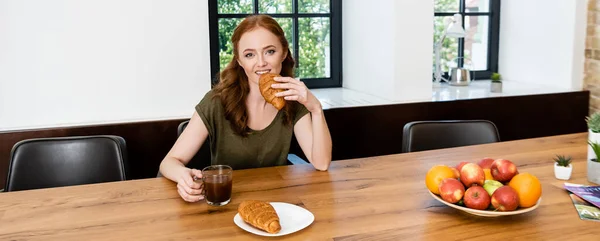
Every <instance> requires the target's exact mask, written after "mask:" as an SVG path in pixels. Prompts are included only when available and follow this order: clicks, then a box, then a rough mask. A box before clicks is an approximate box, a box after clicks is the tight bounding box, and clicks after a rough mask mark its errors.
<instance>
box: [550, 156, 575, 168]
mask: <svg viewBox="0 0 600 241" xmlns="http://www.w3.org/2000/svg"><path fill="white" fill-rule="evenodd" d="M554 161H555V162H556V164H557V165H559V166H561V167H569V165H571V156H568V157H565V156H563V155H556V157H555V158H554Z"/></svg>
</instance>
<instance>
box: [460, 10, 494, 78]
mask: <svg viewBox="0 0 600 241" xmlns="http://www.w3.org/2000/svg"><path fill="white" fill-rule="evenodd" d="M488 28H489V17H488V16H466V17H465V30H466V32H467V36H466V37H465V45H464V46H465V65H464V66H465V67H467V68H470V69H472V70H487V69H488V68H487V65H488V63H487V59H488V41H489V36H488Z"/></svg>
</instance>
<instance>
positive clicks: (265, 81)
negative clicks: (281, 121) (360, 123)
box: [258, 73, 285, 110]
mask: <svg viewBox="0 0 600 241" xmlns="http://www.w3.org/2000/svg"><path fill="white" fill-rule="evenodd" d="M275 77H281V75H278V74H272V73H267V74H262V75H260V79H258V86H259V88H260V94H261V95H262V96H263V98H265V100H266V101H267V102H269V103H271V104H272V105H273V106H275V108H277V110H281V109H283V107H285V100H284V99H283V97H275V94H277V93H278V92H282V91H284V90H282V89H273V88H271V85H272V84H276V83H277V82H276V81H275V80H274V79H273V78H275Z"/></svg>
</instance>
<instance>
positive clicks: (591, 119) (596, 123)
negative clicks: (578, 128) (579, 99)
mask: <svg viewBox="0 0 600 241" xmlns="http://www.w3.org/2000/svg"><path fill="white" fill-rule="evenodd" d="M585 122H587V126H588V129H590V130H592V132H594V133H600V113H599V112H596V113H594V114H592V115H591V116H588V117H586V118H585Z"/></svg>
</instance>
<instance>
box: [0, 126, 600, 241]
mask: <svg viewBox="0 0 600 241" xmlns="http://www.w3.org/2000/svg"><path fill="white" fill-rule="evenodd" d="M586 140H587V133H579V134H571V135H562V136H554V137H546V138H537V139H528V140H520V141H512V142H501V143H495V144H486V145H478V146H468V147H460V148H450V149H442V150H434V151H426V152H416V153H407V154H398V155H389V156H378V157H370V158H363V159H353V160H344V161H335V162H333V163H332V165H331V168H330V170H329V171H328V172H319V171H314V169H313V168H312V166H309V165H300V166H282V167H272V168H261V169H252V170H240V171H235V172H234V178H233V179H234V184H233V197H232V202H231V203H230V204H228V205H226V206H224V207H220V208H216V207H209V206H208V205H207V204H206V203H204V202H201V203H186V202H184V201H182V200H181V199H180V198H179V196H178V194H177V191H176V187H175V184H174V183H172V182H170V181H168V180H166V179H163V178H152V179H144V180H133V181H125V182H114V183H104V184H95V185H83V186H73V187H63V188H52V189H40V190H31V191H21V192H10V193H2V194H0V239H1V240H6V239H7V240H49V239H59V240H84V239H85V240H90V239H91V240H97V239H102V240H181V239H192V240H194V239H202V240H210V239H212V240H261V239H264V238H265V237H261V236H256V235H254V234H251V233H248V232H246V231H244V230H242V229H241V228H239V227H237V226H236V225H235V224H234V223H233V217H234V216H235V214H236V213H237V210H236V209H237V206H238V204H239V203H240V202H241V201H243V200H248V199H259V200H265V201H277V202H287V203H292V204H296V205H299V206H302V207H304V208H306V209H308V210H309V211H311V212H312V213H313V214H314V215H315V221H314V222H313V223H312V224H311V225H310V226H309V227H307V228H305V229H303V230H301V231H299V232H296V233H293V234H289V235H287V236H283V237H279V238H270V239H287V240H469V239H481V240H497V239H506V238H508V239H507V240H514V239H523V240H551V239H552V240H554V239H568V240H598V239H599V237H600V226H599V225H600V224H599V223H598V222H593V221H582V220H580V219H579V216H578V214H577V211H576V210H575V208H574V206H573V203H572V202H571V199H570V198H569V196H568V194H567V193H566V191H564V190H563V189H562V188H561V187H562V184H563V181H560V180H557V179H555V178H554V169H553V161H552V158H553V157H554V155H555V154H564V155H571V156H572V157H573V160H574V161H573V166H574V168H573V176H572V178H571V180H570V181H569V182H573V183H580V184H590V183H588V182H587V181H586V163H585V162H586V152H587V146H586ZM483 157H492V158H505V159H509V160H511V161H513V162H514V163H515V164H516V165H517V166H518V169H519V172H529V173H532V174H534V175H536V176H537V177H538V178H539V179H540V181H541V182H542V185H543V194H542V202H541V205H540V206H539V207H538V208H537V209H536V210H534V211H532V212H529V213H525V214H521V215H515V216H505V217H496V218H485V217H478V216H473V215H470V214H467V213H464V212H461V211H459V210H456V209H453V208H450V207H448V206H445V205H444V204H442V203H440V202H439V201H437V200H435V199H433V198H432V197H431V196H430V194H429V193H428V191H427V188H426V187H425V183H424V179H425V174H426V173H427V170H428V169H429V168H430V167H431V166H433V165H435V164H446V165H452V166H454V165H456V164H457V163H459V162H460V161H465V160H466V161H473V162H475V161H477V160H479V159H481V158H483Z"/></svg>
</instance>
